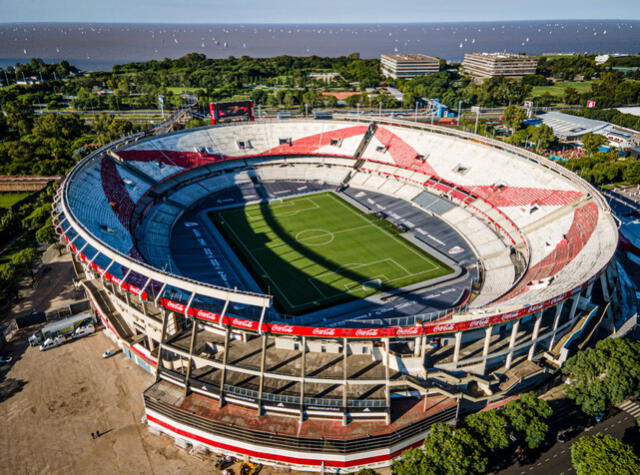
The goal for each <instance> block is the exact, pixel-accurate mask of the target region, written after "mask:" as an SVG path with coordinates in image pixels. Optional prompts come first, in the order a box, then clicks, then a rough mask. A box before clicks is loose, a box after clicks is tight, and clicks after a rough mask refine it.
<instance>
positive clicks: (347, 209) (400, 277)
mask: <svg viewBox="0 0 640 475" xmlns="http://www.w3.org/2000/svg"><path fill="white" fill-rule="evenodd" d="M333 199H334V200H335V198H333ZM338 202H339V201H338ZM345 210H346V211H351V210H350V209H349V208H348V207H347V208H346V209H345ZM236 235H237V234H236ZM409 250H411V249H410V248H409ZM411 251H412V252H413V250H411ZM253 257H255V256H253ZM430 264H431V266H433V264H432V263H430ZM260 267H261V268H262V269H265V267H264V266H262V265H261V266H260ZM421 273H422V272H421ZM404 277H405V276H399V277H398V279H402V278H404ZM363 280H364V281H366V280H370V279H363ZM363 280H359V282H362V281H363ZM393 280H397V279H393ZM342 285H344V284H342ZM287 300H289V301H290V299H287Z"/></svg>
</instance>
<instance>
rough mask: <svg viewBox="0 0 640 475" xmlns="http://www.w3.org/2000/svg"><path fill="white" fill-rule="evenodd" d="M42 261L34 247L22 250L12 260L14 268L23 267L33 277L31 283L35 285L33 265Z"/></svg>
mask: <svg viewBox="0 0 640 475" xmlns="http://www.w3.org/2000/svg"><path fill="white" fill-rule="evenodd" d="M39 260H40V254H38V251H36V250H35V249H34V248H32V247H28V248H26V249H22V250H21V251H19V252H18V253H16V254H15V255H14V256H13V257H12V258H11V264H13V265H14V266H23V267H24V268H25V270H26V271H27V272H28V273H29V275H31V282H32V283H33V280H34V276H33V265H34V264H35V263H36V262H38V261H39Z"/></svg>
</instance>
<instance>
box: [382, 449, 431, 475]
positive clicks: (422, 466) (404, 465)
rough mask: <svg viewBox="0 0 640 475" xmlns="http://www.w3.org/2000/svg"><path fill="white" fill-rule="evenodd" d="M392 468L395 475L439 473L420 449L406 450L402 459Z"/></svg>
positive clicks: (394, 463)
mask: <svg viewBox="0 0 640 475" xmlns="http://www.w3.org/2000/svg"><path fill="white" fill-rule="evenodd" d="M391 468H392V471H393V473H394V474H395V475H416V474H420V475H436V474H437V473H439V472H438V471H436V468H435V466H434V464H433V463H432V461H431V460H429V459H428V458H427V457H426V456H425V454H424V452H423V451H422V449H420V448H415V449H409V450H405V451H404V453H403V454H402V457H400V458H398V459H395V460H394V461H393V463H392V465H391Z"/></svg>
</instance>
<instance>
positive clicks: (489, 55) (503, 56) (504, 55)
mask: <svg viewBox="0 0 640 475" xmlns="http://www.w3.org/2000/svg"><path fill="white" fill-rule="evenodd" d="M465 56H484V57H487V58H494V59H529V58H537V56H527V55H524V54H517V53H505V52H502V53H466V54H465Z"/></svg>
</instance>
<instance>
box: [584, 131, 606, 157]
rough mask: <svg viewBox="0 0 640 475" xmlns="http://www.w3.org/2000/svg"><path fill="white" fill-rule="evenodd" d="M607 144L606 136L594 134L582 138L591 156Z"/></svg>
mask: <svg viewBox="0 0 640 475" xmlns="http://www.w3.org/2000/svg"><path fill="white" fill-rule="evenodd" d="M607 142H608V141H607V138H606V137H605V136H604V135H600V134H594V133H593V132H589V133H586V134H584V135H583V136H582V145H583V147H584V149H585V150H586V151H587V153H588V154H589V155H593V154H594V153H596V152H597V151H598V149H599V148H600V146H601V145H604V144H606V143H607Z"/></svg>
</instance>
